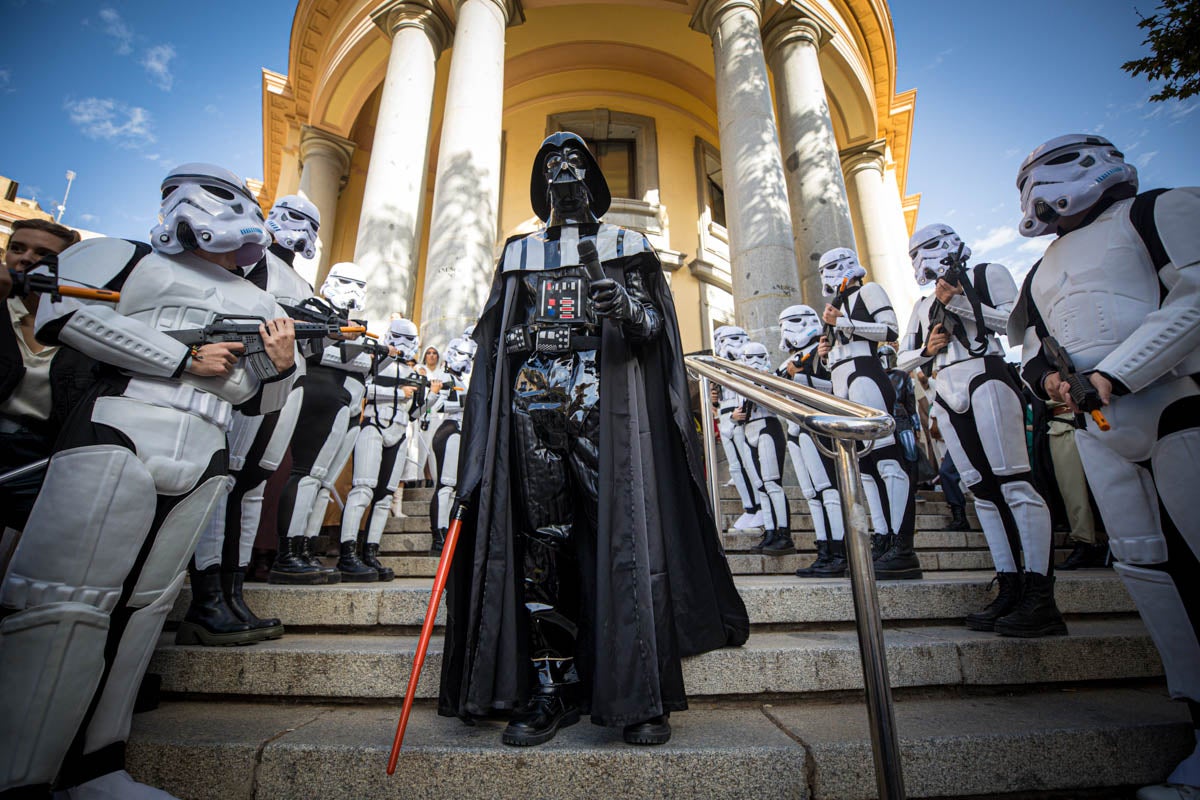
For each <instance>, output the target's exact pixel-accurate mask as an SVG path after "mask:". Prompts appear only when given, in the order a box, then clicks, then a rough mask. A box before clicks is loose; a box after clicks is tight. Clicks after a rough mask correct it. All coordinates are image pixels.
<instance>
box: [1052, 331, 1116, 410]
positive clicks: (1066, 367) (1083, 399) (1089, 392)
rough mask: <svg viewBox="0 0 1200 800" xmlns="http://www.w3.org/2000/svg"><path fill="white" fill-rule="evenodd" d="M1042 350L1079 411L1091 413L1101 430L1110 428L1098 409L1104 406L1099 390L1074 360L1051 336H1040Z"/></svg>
mask: <svg viewBox="0 0 1200 800" xmlns="http://www.w3.org/2000/svg"><path fill="white" fill-rule="evenodd" d="M1042 352H1043V353H1045V355H1046V360H1047V361H1049V362H1050V366H1052V367H1054V369H1055V370H1056V371H1057V372H1058V377H1059V378H1061V379H1062V380H1063V381H1065V382H1066V384H1067V387H1068V388H1069V389H1070V393H1071V400H1072V401H1073V402H1074V403H1075V405H1076V406H1078V407H1079V410H1080V411H1086V412H1087V413H1089V414H1091V415H1092V419H1093V420H1095V421H1096V427H1098V428H1099V429H1100V430H1102V431H1107V430H1110V429H1111V427H1112V426H1111V425H1109V424H1108V420H1107V419H1105V418H1104V413H1103V412H1102V411H1101V410H1100V409H1102V408H1103V407H1104V403H1103V402H1102V401H1101V400H1100V392H1098V391H1096V387H1095V386H1092V384H1091V381H1088V380H1086V379H1085V378H1084V377H1083V376H1082V375H1080V374H1079V372H1077V371H1076V369H1075V364H1074V362H1072V361H1071V357H1070V356H1069V355H1067V351H1066V350H1064V349H1063V347H1062V345H1060V344H1059V343H1058V340H1057V339H1055V338H1054V337H1053V336H1043V337H1042Z"/></svg>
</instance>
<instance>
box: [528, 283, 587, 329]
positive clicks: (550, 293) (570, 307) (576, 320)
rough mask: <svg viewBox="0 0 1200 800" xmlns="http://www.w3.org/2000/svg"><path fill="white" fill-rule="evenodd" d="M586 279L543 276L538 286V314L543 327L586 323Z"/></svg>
mask: <svg viewBox="0 0 1200 800" xmlns="http://www.w3.org/2000/svg"><path fill="white" fill-rule="evenodd" d="M586 302H587V279H586V278H580V277H570V278H552V277H546V276H543V277H542V279H541V281H540V282H539V285H538V313H537V317H536V319H535V321H536V322H539V323H541V324H543V325H545V324H549V325H567V326H577V325H584V324H586V323H587V315H586V314H585V308H584V304H585V303H586Z"/></svg>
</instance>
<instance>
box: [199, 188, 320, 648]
mask: <svg viewBox="0 0 1200 800" xmlns="http://www.w3.org/2000/svg"><path fill="white" fill-rule="evenodd" d="M320 222H321V215H320V212H319V211H318V210H317V207H316V206H314V205H313V204H312V203H310V202H309V201H308V200H306V199H304V198H303V197H300V196H299V195H288V196H286V197H282V198H280V199H279V200H278V201H277V202H276V203H275V205H274V206H273V207H272V208H271V211H270V213H268V214H267V228H268V229H269V230H270V231H271V235H272V238H273V239H274V241H273V242H272V243H271V245H270V247H268V248H267V252H266V253H265V254H264V255H263V257H262V258H261V259H260V260H259V261H258V263H257V264H254V265H253V266H251V267H249V268H248V269H247V270H246V280H248V281H250V282H251V283H253V284H254V285H255V286H257V287H258V288H259V289H262V290H263V291H264V292H267V293H268V294H270V295H272V296H274V297H275V299H276V300H277V301H278V302H279V303H280V305H281V306H286V307H295V306H298V305H300V304H301V303H302V302H303V301H304V300H305V299H306V298H308V297H311V296H312V286H311V285H310V284H309V283H308V281H306V280H304V279H303V278H302V277H300V275H299V274H298V273H297V272H296V270H294V269H293V268H292V261H293V259H295V257H296V255H297V254H301V255H303V256H304V257H305V258H312V257H314V256H315V255H316V245H317V231H318V229H319V227H320ZM303 365H304V362H303V361H302V360H301V361H300V362H298V364H297V367H298V371H297V378H299V377H300V376H302V375H303ZM303 396H304V394H303V389H299V388H297V389H295V390H294V391H292V392H291V393H290V394H289V395H288V398H287V402H286V403H285V404H284V406H283V409H282V410H280V411H274V412H271V413H270V414H262V415H258V416H249V415H247V414H243V413H241V412H239V411H236V410H235V411H234V413H233V426H232V428H231V429H230V431H229V473H230V477H231V478H232V486H231V488H230V490H229V493H228V494H227V495H223V496H222V497H221V499H220V501H219V502H218V505H217V510H216V511H215V512H214V513H213V515H212V518H211V519H210V520H209V523H208V527H207V528H205V530H204V533H202V534H201V536H200V542H199V543H198V544H197V545H196V555H195V558H194V560H193V564H192V569H193V570H194V571H195V572H207V571H219V573H220V581H221V590H222V595H223V597H218V596H214V597H201V596H199V595H196V594H195V593H193V595H192V602H191V604H190V605H189V607H188V610H187V613H186V615H185V619H184V622H183V623H182V624H181V625H180V629H179V630H180V633H179V634H177V641H180V642H181V643H198V644H246V643H248V642H253V641H260V640H264V639H277V638H279V637H280V636H282V635H283V623H282V622H280V621H279V619H277V618H275V617H270V618H267V619H262V618H260V617H259V616H258V615H257V614H255V613H254V611H253V610H251V609H250V607H249V606H248V605H246V599H245V596H244V594H243V583H244V581H245V577H246V567H247V565H248V564H249V563H250V552H251V549H252V548H253V546H254V539H255V536H257V534H258V525H259V521H260V520H261V519H262V508H263V497H264V494H265V493H266V488H267V481H268V480H269V479H270V477H271V476H272V475H273V474H274V473H275V471H276V470H278V469H279V465H280V463H281V462H282V461H283V458H284V455H285V454H286V453H287V447H288V443H289V442H290V441H291V439H292V434H293V432H294V431H295V429H296V419H297V418H298V417H299V413H300V404H301V402H302V399H303ZM192 583H193V585H195V584H196V583H197V581H196V578H195V576H194V575H193V578H192ZM222 601H223V602H222Z"/></svg>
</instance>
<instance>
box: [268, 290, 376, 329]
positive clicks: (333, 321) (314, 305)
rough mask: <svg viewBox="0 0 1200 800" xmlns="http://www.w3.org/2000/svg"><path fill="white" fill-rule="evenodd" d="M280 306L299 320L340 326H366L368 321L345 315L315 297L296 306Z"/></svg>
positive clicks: (290, 315)
mask: <svg viewBox="0 0 1200 800" xmlns="http://www.w3.org/2000/svg"><path fill="white" fill-rule="evenodd" d="M279 307H280V308H282V309H283V310H284V311H285V312H286V313H287V315H288V316H289V317H291V318H292V319H294V320H296V321H297V322H315V323H319V324H323V325H337V326H338V327H347V326H353V325H358V326H363V327H366V323H365V322H363V321H362V320H359V319H351V318H350V317H344V316H342V315H341V314H339V313H338V310H337V309H336V308H334V307H333V306H331V305H329V304H328V303H324V302H322V301H320V300H318V299H317V298H315V297H309V298H306V299H304V300H301V301H300V303H299V304H298V305H294V306H289V305H284V304H282V303H281V304H280V306H279Z"/></svg>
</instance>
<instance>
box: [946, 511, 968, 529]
mask: <svg viewBox="0 0 1200 800" xmlns="http://www.w3.org/2000/svg"><path fill="white" fill-rule="evenodd" d="M946 530H948V531H969V530H971V523H969V522H967V509H966V508H964V507H963V506H950V524H949V525H947V526H946Z"/></svg>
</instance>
